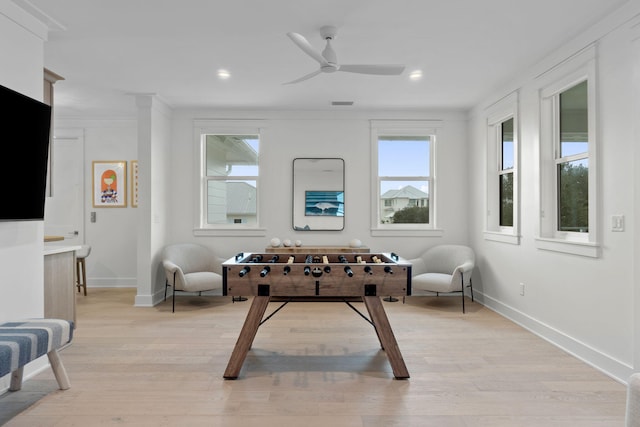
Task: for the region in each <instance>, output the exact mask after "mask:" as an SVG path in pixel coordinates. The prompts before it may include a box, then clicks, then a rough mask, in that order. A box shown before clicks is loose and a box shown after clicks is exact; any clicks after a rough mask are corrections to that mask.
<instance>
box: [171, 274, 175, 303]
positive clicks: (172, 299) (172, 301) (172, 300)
mask: <svg viewBox="0 0 640 427" xmlns="http://www.w3.org/2000/svg"><path fill="white" fill-rule="evenodd" d="M172 288H173V298H171V303H172V304H173V307H172V308H171V312H172V313H175V312H176V273H173V286H172Z"/></svg>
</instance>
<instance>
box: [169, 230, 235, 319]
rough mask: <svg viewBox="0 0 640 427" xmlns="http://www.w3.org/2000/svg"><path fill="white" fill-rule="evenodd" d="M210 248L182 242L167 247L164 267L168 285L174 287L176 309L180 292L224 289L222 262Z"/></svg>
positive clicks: (174, 308) (174, 306) (174, 307)
mask: <svg viewBox="0 0 640 427" xmlns="http://www.w3.org/2000/svg"><path fill="white" fill-rule="evenodd" d="M224 261H225V260H224V259H223V258H221V257H218V256H215V255H214V254H213V253H211V251H209V249H207V248H206V247H204V246H201V245H197V244H194V243H179V244H175V245H169V246H167V247H165V248H164V253H163V259H162V266H163V267H164V271H165V275H166V279H167V280H166V284H165V287H164V299H165V300H166V299H167V288H168V287H169V286H171V287H172V288H173V308H172V310H173V311H174V312H175V310H176V291H183V292H198V293H201V292H202V291H211V290H215V289H222V263H223V262H224Z"/></svg>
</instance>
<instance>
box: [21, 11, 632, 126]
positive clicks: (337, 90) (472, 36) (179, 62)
mask: <svg viewBox="0 0 640 427" xmlns="http://www.w3.org/2000/svg"><path fill="white" fill-rule="evenodd" d="M14 1H15V2H16V3H18V4H25V1H26V0H14ZM30 1H31V3H32V4H33V5H35V6H36V7H37V8H38V9H40V10H41V11H42V12H43V13H44V14H46V15H47V16H49V17H50V18H52V19H53V20H54V23H59V24H60V25H61V26H62V27H63V29H60V30H54V31H51V32H50V35H49V40H48V41H47V43H46V44H45V66H46V67H47V68H48V69H50V70H51V71H53V72H55V73H58V74H60V75H61V76H63V77H64V78H65V80H64V81H60V82H58V83H56V95H55V96H56V98H55V102H56V114H57V115H58V116H78V115H83V116H104V115H106V116H128V115H132V114H135V103H134V99H133V97H132V96H131V95H130V94H132V93H154V94H157V95H158V96H159V97H160V98H161V99H163V100H164V101H165V102H166V103H167V104H168V105H170V106H173V107H197V108H201V107H204V108H225V109H279V110H291V109H295V110H300V109H305V110H328V109H351V110H354V109H362V110H375V109H384V110H392V109H417V108H432V107H436V108H447V109H449V108H451V109H467V108H470V107H472V106H473V105H475V104H476V103H478V102H480V101H482V100H483V98H484V97H486V96H487V95H488V94H490V93H491V92H492V90H494V89H496V88H498V87H500V86H501V85H503V84H505V83H506V82H508V81H509V80H511V79H512V78H513V77H514V76H515V75H516V74H517V73H519V72H523V71H525V70H526V69H527V67H529V66H532V65H533V64H535V63H536V62H538V61H539V60H540V59H542V58H543V57H544V56H546V55H548V54H550V53H551V52H552V51H553V50H555V49H556V48H557V47H559V46H560V45H561V44H562V43H564V42H565V41H568V40H570V39H571V38H573V37H574V36H576V35H577V34H579V33H580V32H581V31H583V30H585V29H586V28H588V27H589V26H590V25H592V24H593V23H595V22H597V21H598V20H600V19H601V18H602V17H604V16H606V15H607V14H608V13H610V12H612V11H613V10H615V9H616V8H618V7H619V6H621V5H622V4H624V3H626V2H627V1H628V0H526V1H525V0H481V1H480V0H393V1H389V0H227V1H223V0H153V1H150V0H111V1H105V0H55V1H52V0H30ZM323 25H334V26H336V27H337V28H338V36H337V38H336V40H335V41H334V43H333V47H334V49H335V51H336V52H337V55H338V61H339V62H341V63H352V64H358V63H365V64H366V63H374V64H375V63H380V64H405V65H406V67H407V68H406V71H405V72H404V73H403V74H402V75H400V76H370V75H358V74H352V73H333V74H320V75H318V76H316V77H314V78H312V79H311V80H307V81H305V82H301V83H298V84H294V85H283V83H284V82H288V81H291V80H294V79H296V78H298V77H301V76H303V75H305V74H307V73H309V72H312V71H314V70H315V69H316V68H317V66H318V64H317V63H316V62H315V61H314V60H313V59H311V58H310V57H309V56H307V55H306V54H305V53H304V52H302V51H301V50H300V49H299V48H298V47H297V46H296V45H294V44H293V42H292V41H291V40H290V39H289V38H288V37H287V36H286V33H287V32H290V31H293V32H297V33H300V34H302V35H304V36H305V37H306V38H307V39H308V40H309V41H310V42H311V43H312V44H313V45H314V47H316V48H317V49H318V50H322V48H323V46H324V42H323V41H322V40H321V37H320V34H319V29H320V27H322V26H323ZM220 68H224V69H227V70H229V71H230V72H231V74H232V76H231V78H230V79H228V80H224V81H223V80H220V79H218V77H217V75H216V72H217V70H218V69H220ZM416 69H421V70H422V71H423V75H424V77H423V78H422V80H420V81H417V82H414V81H411V80H409V78H408V74H409V72H411V71H413V70H416ZM332 101H354V105H353V106H352V107H344V106H342V107H332V106H331V105H330V103H331V102H332Z"/></svg>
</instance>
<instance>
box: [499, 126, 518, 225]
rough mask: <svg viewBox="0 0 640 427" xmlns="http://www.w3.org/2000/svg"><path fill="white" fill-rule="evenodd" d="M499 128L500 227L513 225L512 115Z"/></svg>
mask: <svg viewBox="0 0 640 427" xmlns="http://www.w3.org/2000/svg"><path fill="white" fill-rule="evenodd" d="M498 128H499V129H500V170H499V171H498V177H499V178H498V179H499V184H498V186H499V188H500V227H513V165H514V162H513V117H511V118H510V119H508V120H505V121H504V122H502V123H500V124H499V125H498Z"/></svg>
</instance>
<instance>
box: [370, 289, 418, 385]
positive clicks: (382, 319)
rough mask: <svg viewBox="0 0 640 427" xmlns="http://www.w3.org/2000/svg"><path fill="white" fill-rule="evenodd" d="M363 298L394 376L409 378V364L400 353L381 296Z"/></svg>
mask: <svg viewBox="0 0 640 427" xmlns="http://www.w3.org/2000/svg"><path fill="white" fill-rule="evenodd" d="M362 300H363V301H364V304H365V306H366V307H367V311H368V312H369V317H371V321H372V322H373V324H374V327H375V328H376V334H377V335H378V340H380V345H381V346H382V349H383V350H384V351H385V353H387V358H389V363H390V364H391V369H392V370H393V376H394V377H396V378H397V379H405V378H409V371H408V370H407V366H406V365H405V363H404V359H403V358H402V353H400V347H398V342H397V341H396V337H395V336H394V335H393V330H392V329H391V325H390V324H389V319H388V318H387V314H386V313H385V311H384V307H383V306H382V302H381V301H380V297H378V296H365V297H362Z"/></svg>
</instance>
